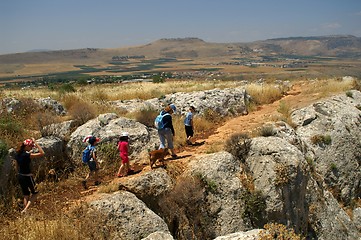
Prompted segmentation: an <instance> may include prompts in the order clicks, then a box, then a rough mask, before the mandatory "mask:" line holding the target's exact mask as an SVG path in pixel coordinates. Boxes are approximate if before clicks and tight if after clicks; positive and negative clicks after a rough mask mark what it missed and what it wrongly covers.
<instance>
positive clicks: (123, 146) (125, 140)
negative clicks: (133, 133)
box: [117, 132, 130, 177]
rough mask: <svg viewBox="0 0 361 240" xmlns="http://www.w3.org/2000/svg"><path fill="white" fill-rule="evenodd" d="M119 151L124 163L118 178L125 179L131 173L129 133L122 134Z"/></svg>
mask: <svg viewBox="0 0 361 240" xmlns="http://www.w3.org/2000/svg"><path fill="white" fill-rule="evenodd" d="M118 150H119V155H120V158H121V160H122V163H121V165H120V167H119V170H118V173H117V176H118V177H125V176H127V175H128V172H129V170H130V169H129V158H128V153H129V134H128V133H127V132H122V133H121V135H120V138H119V142H118Z"/></svg>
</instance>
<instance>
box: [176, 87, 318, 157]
mask: <svg viewBox="0 0 361 240" xmlns="http://www.w3.org/2000/svg"><path fill="white" fill-rule="evenodd" d="M308 88H309V85H308V84H305V83H297V84H296V85H294V86H293V87H292V89H291V90H290V91H289V92H288V93H287V95H285V96H284V97H282V98H281V99H280V100H277V101H275V102H273V103H271V104H267V105H263V106H260V107H258V108H257V109H256V110H254V111H252V112H250V113H249V114H248V115H244V116H239V117H236V118H232V119H230V120H228V121H227V122H226V123H225V124H223V125H222V126H220V127H218V128H217V130H216V132H215V133H214V134H212V135H210V136H209V137H208V138H207V139H198V140H197V142H201V141H205V144H203V145H202V146H198V147H189V148H186V149H185V151H183V152H181V153H180V155H194V154H195V153H196V154H201V153H206V152H209V151H211V150H210V148H211V146H213V147H214V146H216V147H215V149H217V146H218V148H221V147H222V146H223V144H224V142H225V140H226V139H228V138H229V137H230V136H231V135H232V134H234V133H248V134H250V133H251V132H252V131H254V130H255V129H256V128H257V127H259V126H261V125H262V124H264V123H265V122H268V121H272V120H274V117H275V116H276V115H277V114H278V112H277V109H278V108H279V106H280V102H281V101H283V102H284V103H286V104H287V106H289V107H290V108H291V109H298V108H302V107H305V106H308V105H310V104H312V103H313V102H316V101H317V100H318V99H319V98H320V97H319V94H307V91H306V90H307V89H308Z"/></svg>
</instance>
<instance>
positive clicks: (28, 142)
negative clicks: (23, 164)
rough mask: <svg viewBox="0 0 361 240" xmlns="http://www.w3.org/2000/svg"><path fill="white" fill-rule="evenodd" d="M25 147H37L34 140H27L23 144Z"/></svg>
mask: <svg viewBox="0 0 361 240" xmlns="http://www.w3.org/2000/svg"><path fill="white" fill-rule="evenodd" d="M23 144H24V145H25V146H31V147H34V146H35V143H34V141H33V140H32V139H30V138H29V139H26V140H25V141H24V143H23Z"/></svg>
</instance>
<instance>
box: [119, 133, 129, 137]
mask: <svg viewBox="0 0 361 240" xmlns="http://www.w3.org/2000/svg"><path fill="white" fill-rule="evenodd" d="M120 136H121V137H128V136H129V133H128V132H122V133H121V134H120Z"/></svg>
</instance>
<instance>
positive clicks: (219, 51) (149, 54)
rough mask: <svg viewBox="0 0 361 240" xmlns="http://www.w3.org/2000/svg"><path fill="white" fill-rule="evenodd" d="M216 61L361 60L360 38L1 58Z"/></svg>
mask: <svg viewBox="0 0 361 240" xmlns="http://www.w3.org/2000/svg"><path fill="white" fill-rule="evenodd" d="M136 55H138V56H139V55H141V56H145V57H146V58H164V57H166V58H189V59H195V58H216V57H250V56H255V55H262V56H266V55H273V56H274V55H295V56H322V57H342V58H359V57H361V38H360V37H355V36H352V35H332V36H318V37H317V36H312V37H289V38H275V39H267V40H261V41H254V42H249V43H211V42H205V41H204V40H202V39H199V38H162V39H159V40H157V41H154V42H151V43H149V44H146V45H142V46H134V47H124V48H112V49H96V48H86V49H73V50H58V51H44V52H26V53H16V54H6V55H0V64H15V63H20V64H21V63H43V62H44V63H47V62H64V61H66V62H72V63H74V64H75V63H79V62H82V63H85V64H86V63H89V62H104V63H108V62H109V61H111V59H112V57H113V56H136Z"/></svg>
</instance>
